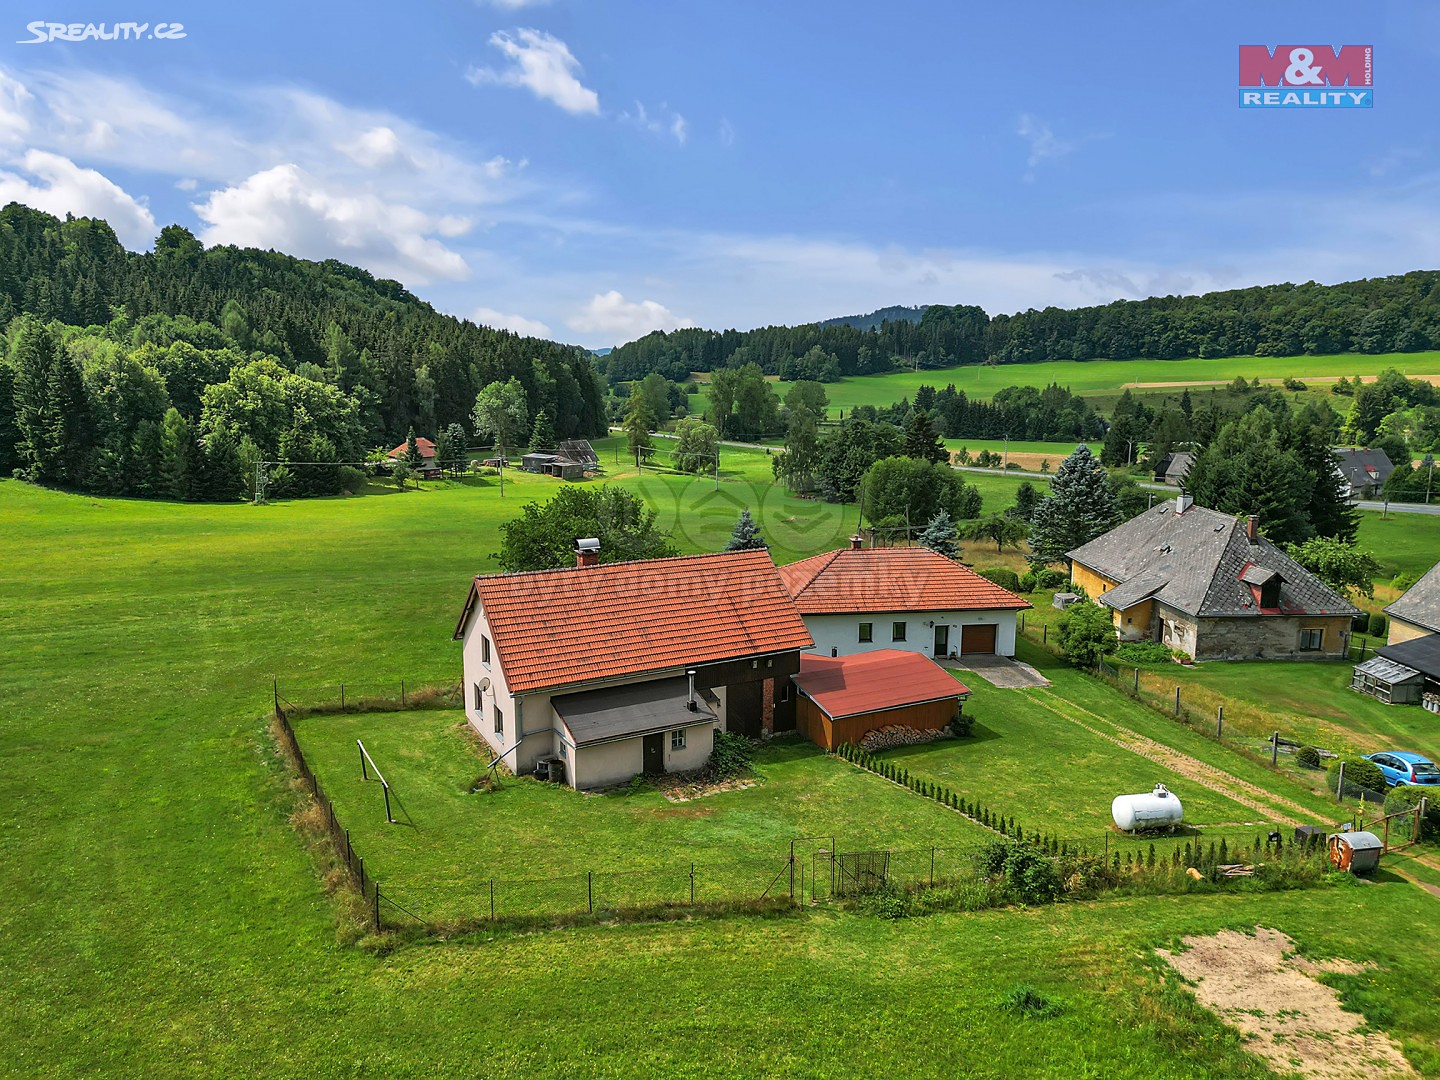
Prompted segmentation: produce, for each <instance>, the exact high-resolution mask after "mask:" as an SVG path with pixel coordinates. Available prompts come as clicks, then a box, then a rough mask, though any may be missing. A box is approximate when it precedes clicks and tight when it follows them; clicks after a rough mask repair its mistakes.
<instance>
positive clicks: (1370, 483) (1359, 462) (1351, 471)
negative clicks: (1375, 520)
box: [1333, 446, 1395, 499]
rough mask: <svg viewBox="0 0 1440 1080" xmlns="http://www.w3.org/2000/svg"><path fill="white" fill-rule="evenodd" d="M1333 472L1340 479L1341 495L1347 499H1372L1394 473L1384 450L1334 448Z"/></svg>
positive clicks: (1393, 467) (1393, 468)
mask: <svg viewBox="0 0 1440 1080" xmlns="http://www.w3.org/2000/svg"><path fill="white" fill-rule="evenodd" d="M1333 449H1334V453H1335V457H1336V464H1335V471H1336V472H1337V473H1338V474H1339V476H1340V479H1341V482H1342V483H1341V493H1342V494H1343V495H1344V496H1345V498H1347V499H1373V498H1375V496H1377V495H1379V494H1380V489H1381V488H1382V487H1384V486H1385V481H1386V480H1388V479H1390V474H1391V473H1392V472H1394V471H1395V466H1394V465H1392V464H1391V463H1390V457H1389V455H1388V454H1386V453H1385V451H1384V450H1356V449H1354V448H1352V447H1348V446H1337V447H1334V448H1333Z"/></svg>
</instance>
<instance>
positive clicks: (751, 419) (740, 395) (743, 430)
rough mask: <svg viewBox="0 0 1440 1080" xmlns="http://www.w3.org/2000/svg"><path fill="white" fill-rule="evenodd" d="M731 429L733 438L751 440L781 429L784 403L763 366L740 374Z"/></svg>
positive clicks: (746, 366)
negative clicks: (761, 368)
mask: <svg viewBox="0 0 1440 1080" xmlns="http://www.w3.org/2000/svg"><path fill="white" fill-rule="evenodd" d="M731 426H732V428H733V432H732V433H733V434H735V435H740V436H748V437H750V438H757V437H760V436H763V435H773V434H774V433H775V431H776V430H777V429H778V428H779V426H780V399H779V398H778V397H776V396H775V389H774V387H772V386H771V385H770V384H769V383H768V382H766V381H765V373H764V372H763V371H761V370H760V365H759V364H746V365H745V366H744V367H742V368H740V370H739V371H737V372H736V381H735V413H734V416H733V417H732V418H731Z"/></svg>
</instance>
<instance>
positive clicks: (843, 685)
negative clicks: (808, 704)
mask: <svg viewBox="0 0 1440 1080" xmlns="http://www.w3.org/2000/svg"><path fill="white" fill-rule="evenodd" d="M794 679H795V682H796V684H797V685H798V686H799V687H800V689H801V690H802V691H804V693H805V694H806V696H807V697H809V698H810V699H811V700H812V701H814V702H815V704H816V705H819V706H820V708H822V709H824V710H825V712H826V714H828V715H829V717H830V718H831V719H832V720H839V719H840V718H841V717H845V716H859V715H862V714H864V713H872V712H880V711H882V710H884V709H898V708H902V707H903V706H906V705H919V704H920V703H921V702H925V701H941V700H943V699H945V698H952V697H960V696H962V695H966V694H969V693H970V688H969V687H967V686H966V685H965V684H964V683H962V682H960V681H959V680H958V679H956V678H955V677H954V676H953V675H951V674H950V673H949V672H948V671H946V670H945V669H944V668H942V667H941V666H940V665H939V664H937V663H935V661H934V660H931V659H930V658H929V657H927V656H921V655H920V654H919V653H914V652H907V651H905V650H903V649H876V650H875V651H873V652H864V653H856V654H854V655H853V656H815V655H813V654H811V653H802V654H801V656H800V674H798V675H796V676H794Z"/></svg>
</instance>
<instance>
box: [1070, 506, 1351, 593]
mask: <svg viewBox="0 0 1440 1080" xmlns="http://www.w3.org/2000/svg"><path fill="white" fill-rule="evenodd" d="M1066 554H1067V555H1068V556H1069V557H1070V558H1071V559H1073V560H1074V561H1075V562H1078V563H1079V564H1080V565H1081V566H1085V567H1089V568H1090V569H1091V570H1094V571H1095V572H1096V573H1098V574H1101V575H1103V576H1104V577H1107V578H1110V579H1111V580H1112V581H1118V582H1119V583H1120V584H1119V585H1118V586H1117V587H1116V588H1114V589H1111V590H1110V591H1109V592H1108V593H1104V594H1102V595H1101V596H1100V597H1099V598H1098V599H1099V600H1100V601H1101V602H1102V603H1105V604H1107V605H1108V606H1110V607H1114V608H1117V609H1119V610H1124V608H1125V607H1129V606H1131V605H1132V604H1136V603H1139V602H1140V601H1141V600H1143V599H1145V598H1146V597H1148V596H1153V597H1154V598H1155V599H1156V600H1158V601H1160V602H1161V603H1163V604H1168V605H1169V606H1171V607H1173V608H1175V609H1177V610H1179V611H1183V612H1185V613H1186V614H1187V615H1196V616H1209V617H1216V616H1224V617H1235V616H1248V615H1256V616H1259V615H1350V616H1352V617H1353V616H1355V615H1358V614H1360V609H1359V608H1357V607H1355V606H1354V605H1353V604H1351V603H1350V602H1349V601H1348V600H1346V599H1345V598H1344V597H1343V596H1341V595H1340V594H1339V593H1337V592H1336V591H1335V590H1334V589H1332V588H1330V586H1328V585H1326V584H1325V583H1324V582H1323V581H1321V580H1320V579H1319V578H1317V577H1316V576H1315V575H1314V574H1312V573H1310V572H1309V571H1308V570H1306V569H1304V568H1303V567H1301V566H1300V565H1299V564H1298V563H1297V562H1295V560H1294V559H1292V558H1290V556H1288V555H1286V554H1285V553H1284V552H1283V551H1281V550H1280V549H1279V548H1278V547H1276V546H1275V545H1274V544H1272V543H1271V542H1270V541H1269V540H1266V539H1265V538H1264V537H1263V536H1262V537H1258V538H1257V539H1256V541H1255V543H1253V544H1252V543H1251V542H1250V541H1249V539H1248V538H1247V537H1246V535H1245V523H1244V522H1242V521H1237V520H1236V519H1235V518H1233V517H1231V516H1230V515H1229V514H1221V513H1218V512H1217V511H1215V510H1208V509H1206V508H1205V507H1203V506H1191V507H1190V508H1189V509H1187V510H1186V511H1185V512H1184V513H1183V514H1181V513H1176V511H1175V502H1174V500H1166V501H1165V502H1163V503H1161V504H1159V505H1158V506H1153V507H1151V508H1150V509H1149V510H1146V511H1145V512H1144V513H1143V514H1138V515H1136V516H1135V517H1133V518H1131V519H1130V520H1129V521H1127V522H1125V523H1124V524H1123V525H1117V526H1116V527H1115V528H1113V529H1111V530H1110V531H1109V532H1107V533H1105V534H1104V535H1102V536H1099V537H1096V538H1095V539H1094V540H1091V541H1090V543H1088V544H1084V545H1082V546H1080V547H1078V548H1076V549H1075V550H1074V551H1070V552H1067V553H1066ZM1257 567H1258V568H1259V569H1260V570H1262V571H1266V570H1268V571H1272V572H1273V573H1275V574H1278V575H1279V576H1280V578H1281V579H1282V584H1281V586H1280V606H1279V608H1278V610H1273V611H1272V610H1268V609H1267V610H1265V611H1261V610H1260V605H1259V602H1258V600H1257V598H1256V590H1255V589H1254V588H1252V587H1251V585H1250V584H1248V583H1246V582H1244V581H1242V580H1241V578H1242V577H1244V576H1247V575H1248V576H1249V577H1250V578H1251V579H1252V580H1253V579H1254V578H1256V577H1263V576H1264V575H1263V574H1256V573H1254V572H1253V570H1254V569H1255V568H1257ZM1157 583H1161V584H1160V587H1159V588H1158V589H1157V588H1155V585H1156V584H1157Z"/></svg>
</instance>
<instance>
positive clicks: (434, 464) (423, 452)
mask: <svg viewBox="0 0 1440 1080" xmlns="http://www.w3.org/2000/svg"><path fill="white" fill-rule="evenodd" d="M415 448H416V449H417V450H419V451H420V464H419V465H416V466H415V467H414V468H415V471H416V472H418V473H419V474H420V475H421V476H423V477H424V478H425V479H426V480H439V479H440V476H441V470H440V463H439V462H438V461H436V460H435V444H434V443H433V442H431V441H430V440H429V439H416V440H415ZM409 452H410V445H409V442H408V441H406V442H402V443H401V444H400V445H399V446H397V447H395V449H394V450H391V451H390V453H388V454H386V455H385V456H386V457H388V458H389V459H390V460H391V461H404V460H405V455H406V454H408V453H409Z"/></svg>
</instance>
